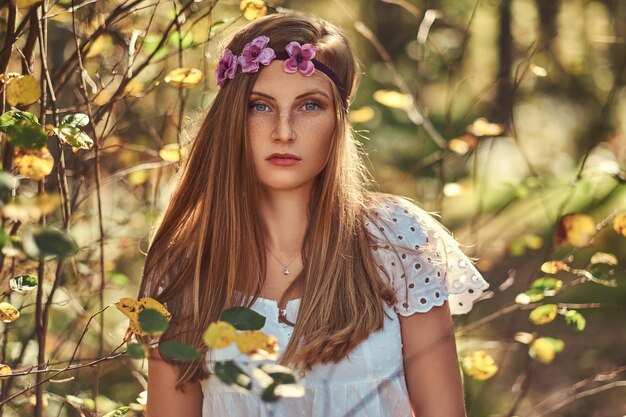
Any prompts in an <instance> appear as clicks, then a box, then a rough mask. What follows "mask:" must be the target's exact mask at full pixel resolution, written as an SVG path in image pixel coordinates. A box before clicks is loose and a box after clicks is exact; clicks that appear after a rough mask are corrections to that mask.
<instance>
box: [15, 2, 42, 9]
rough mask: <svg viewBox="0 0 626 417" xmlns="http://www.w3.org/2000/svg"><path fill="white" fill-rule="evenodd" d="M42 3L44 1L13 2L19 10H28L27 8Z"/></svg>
mask: <svg viewBox="0 0 626 417" xmlns="http://www.w3.org/2000/svg"><path fill="white" fill-rule="evenodd" d="M42 1H43V0H13V4H15V5H16V6H17V8H18V9H26V8H27V7H30V6H33V5H35V4H38V3H41V2H42Z"/></svg>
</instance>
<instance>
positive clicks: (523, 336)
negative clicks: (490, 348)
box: [513, 332, 535, 345]
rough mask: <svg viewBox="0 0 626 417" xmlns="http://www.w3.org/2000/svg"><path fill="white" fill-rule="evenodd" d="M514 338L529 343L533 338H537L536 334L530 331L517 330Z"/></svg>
mask: <svg viewBox="0 0 626 417" xmlns="http://www.w3.org/2000/svg"><path fill="white" fill-rule="evenodd" d="M513 338H514V339H515V340H517V341H518V342H520V343H523V344H525V345H529V344H530V343H531V342H532V341H533V340H535V335H533V334H532V333H528V332H517V333H515V336H514V337H513Z"/></svg>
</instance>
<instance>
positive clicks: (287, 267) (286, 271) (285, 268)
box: [267, 247, 300, 276]
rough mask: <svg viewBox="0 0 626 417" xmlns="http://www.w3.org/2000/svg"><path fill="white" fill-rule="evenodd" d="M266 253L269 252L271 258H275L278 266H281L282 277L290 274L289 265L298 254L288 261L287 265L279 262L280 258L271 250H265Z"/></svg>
mask: <svg viewBox="0 0 626 417" xmlns="http://www.w3.org/2000/svg"><path fill="white" fill-rule="evenodd" d="M267 250H268V251H270V253H271V254H272V256H273V257H274V258H276V260H277V261H278V263H279V264H281V265H282V266H283V275H284V276H287V275H289V274H291V270H290V269H289V267H290V266H291V264H292V263H293V261H295V260H296V259H297V258H298V256H299V255H300V254H297V255H296V256H294V258H293V259H292V260H290V261H289V262H287V264H285V263H283V261H281V260H280V258H279V257H278V256H277V255H276V254H275V253H274V251H273V250H271V249H270V248H269V247H268V248H267Z"/></svg>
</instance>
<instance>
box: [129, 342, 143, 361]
mask: <svg viewBox="0 0 626 417" xmlns="http://www.w3.org/2000/svg"><path fill="white" fill-rule="evenodd" d="M126 353H128V356H130V357H131V358H133V359H143V358H145V357H146V355H147V354H148V349H147V348H146V345H144V344H143V343H130V344H129V345H128V347H127V348H126Z"/></svg>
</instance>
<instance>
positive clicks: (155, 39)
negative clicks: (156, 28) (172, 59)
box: [141, 34, 168, 60]
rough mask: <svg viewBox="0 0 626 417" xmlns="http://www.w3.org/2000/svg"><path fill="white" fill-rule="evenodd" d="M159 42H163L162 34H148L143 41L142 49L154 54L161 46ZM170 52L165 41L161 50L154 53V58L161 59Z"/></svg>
mask: <svg viewBox="0 0 626 417" xmlns="http://www.w3.org/2000/svg"><path fill="white" fill-rule="evenodd" d="M159 42H161V36H159V35H155V34H148V35H146V37H145V38H144V39H143V43H142V47H141V48H142V51H143V52H144V53H146V54H148V55H150V54H152V53H153V52H155V51H156V50H157V47H158V46H159ZM167 53H168V46H167V43H164V44H163V45H162V46H161V47H160V48H159V50H158V51H157V52H156V53H155V54H154V59H157V60H158V59H160V58H163V57H164V56H166V55H167Z"/></svg>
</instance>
